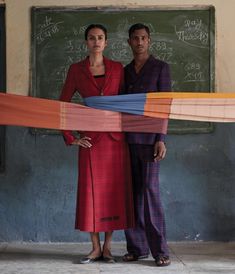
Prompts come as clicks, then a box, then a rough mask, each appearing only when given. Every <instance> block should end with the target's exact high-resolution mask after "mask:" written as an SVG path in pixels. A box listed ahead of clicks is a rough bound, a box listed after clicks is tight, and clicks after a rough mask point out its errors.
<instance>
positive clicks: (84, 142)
mask: <svg viewBox="0 0 235 274" xmlns="http://www.w3.org/2000/svg"><path fill="white" fill-rule="evenodd" d="M90 140H91V138H90V137H87V136H84V137H82V138H80V139H78V138H76V139H75V140H74V141H73V142H72V145H76V146H81V147H84V148H90V147H92V144H91V143H90V142H89V141H90Z"/></svg>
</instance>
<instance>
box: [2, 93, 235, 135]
mask: <svg viewBox="0 0 235 274" xmlns="http://www.w3.org/2000/svg"><path fill="white" fill-rule="evenodd" d="M85 104H86V105H87V106H82V105H79V104H74V103H66V102H61V101H55V100H48V99H41V98H33V97H27V96H20V95H14V94H9V93H8V94H5V93H0V124H1V125H16V126H27V127H39V128H50V129H59V130H79V131H107V132H121V131H128V132H159V133H166V131H167V120H168V119H180V120H193V121H210V122H234V121H235V93H194V92H185V93H183V92H177V93H176V92H175V93H174V92H159V93H156V92H150V93H145V94H142V93H139V94H128V95H119V96H98V97H88V98H86V99H85Z"/></svg>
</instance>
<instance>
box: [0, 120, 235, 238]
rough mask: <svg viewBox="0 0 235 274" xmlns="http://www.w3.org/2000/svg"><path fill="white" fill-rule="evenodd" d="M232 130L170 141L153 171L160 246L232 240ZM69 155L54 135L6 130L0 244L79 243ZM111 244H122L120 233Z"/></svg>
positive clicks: (225, 127) (73, 163)
mask: <svg viewBox="0 0 235 274" xmlns="http://www.w3.org/2000/svg"><path fill="white" fill-rule="evenodd" d="M234 136H235V125H232V124H230V125H229V124H217V125H216V128H215V131H214V132H213V133H211V134H194V135H170V136H168V139H167V147H168V154H167V157H166V159H165V160H164V161H163V162H162V164H161V176H160V178H161V191H162V202H163V204H164V208H165V214H166V221H167V232H168V239H169V240H173V241H181V240H205V241H207V240H213V241H234V240H235V206H234V205H235V142H234ZM76 189H77V150H76V148H75V147H66V146H65V145H64V142H63V140H62V138H61V137H60V136H56V135H36V136H35V135H32V134H31V133H30V132H29V129H27V128H21V127H7V130H6V171H5V173H4V174H0V241H9V242H10V241H52V242H54V241H55V242H59V241H63V242H73V241H87V240H89V235H88V234H87V233H82V232H78V231H75V230H74V214H75V201H76ZM114 240H124V236H123V232H122V231H118V232H115V234H114Z"/></svg>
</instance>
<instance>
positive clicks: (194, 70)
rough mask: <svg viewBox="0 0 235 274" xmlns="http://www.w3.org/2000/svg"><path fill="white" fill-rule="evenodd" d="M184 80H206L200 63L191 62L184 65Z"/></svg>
mask: <svg viewBox="0 0 235 274" xmlns="http://www.w3.org/2000/svg"><path fill="white" fill-rule="evenodd" d="M184 71H185V76H184V82H204V81H205V77H204V73H203V71H202V66H201V64H200V63H196V62H190V63H187V64H186V65H185V66H184Z"/></svg>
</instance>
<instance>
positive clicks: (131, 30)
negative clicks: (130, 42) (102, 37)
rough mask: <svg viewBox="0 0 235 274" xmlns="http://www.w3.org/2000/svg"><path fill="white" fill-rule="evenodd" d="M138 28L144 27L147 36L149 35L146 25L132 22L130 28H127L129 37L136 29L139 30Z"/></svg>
mask: <svg viewBox="0 0 235 274" xmlns="http://www.w3.org/2000/svg"><path fill="white" fill-rule="evenodd" d="M139 29H145V31H146V32H147V33H148V36H149V37H150V31H149V27H147V26H146V25H144V24H141V23H137V24H134V25H132V26H131V27H130V28H129V31H128V32H129V38H130V37H131V35H132V33H133V32H134V31H136V30H139Z"/></svg>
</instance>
